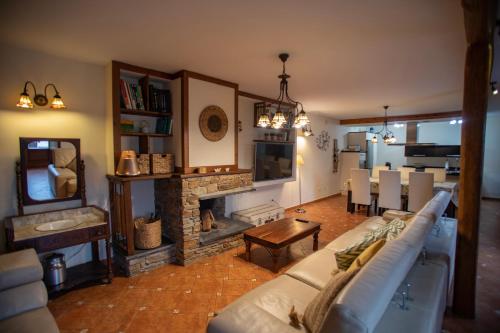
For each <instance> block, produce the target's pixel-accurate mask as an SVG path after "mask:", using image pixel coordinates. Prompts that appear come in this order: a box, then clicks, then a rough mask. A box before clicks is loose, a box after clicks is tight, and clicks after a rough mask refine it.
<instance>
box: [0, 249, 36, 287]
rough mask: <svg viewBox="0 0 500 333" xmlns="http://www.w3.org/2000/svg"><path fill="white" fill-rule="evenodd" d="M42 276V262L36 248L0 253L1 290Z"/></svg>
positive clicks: (33, 280)
mask: <svg viewBox="0 0 500 333" xmlns="http://www.w3.org/2000/svg"><path fill="white" fill-rule="evenodd" d="M42 278H43V269H42V264H40V260H38V255H37V254H36V252H35V250H33V249H26V250H21V251H16V252H11V253H6V254H2V255H0V291H1V290H4V289H9V288H13V287H17V286H20V285H23V284H26V283H31V282H36V281H39V280H41V279H42Z"/></svg>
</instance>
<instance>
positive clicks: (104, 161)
mask: <svg viewBox="0 0 500 333" xmlns="http://www.w3.org/2000/svg"><path fill="white" fill-rule="evenodd" d="M0 49H1V50H2V52H0V77H1V78H2V79H1V80H0V142H2V158H1V159H0V174H1V175H2V186H1V188H0V217H1V218H4V217H6V216H10V215H15V214H17V209H16V187H15V171H14V165H15V161H16V160H18V159H19V137H49V138H50V137H56V138H79V139H80V144H81V154H82V159H83V160H84V161H85V165H86V173H85V175H86V184H87V198H88V203H89V204H95V205H98V206H101V207H103V208H106V209H107V207H108V186H107V182H106V178H105V175H106V173H107V170H109V168H111V169H112V168H113V166H112V156H113V154H112V141H111V138H112V136H111V135H109V133H108V131H112V127H111V123H112V120H111V114H108V113H107V112H106V98H105V91H106V90H105V68H104V66H98V65H91V64H86V63H82V62H77V61H73V60H68V59H64V58H58V57H54V56H49V55H46V54H43V53H40V52H35V51H31V50H25V49H20V48H17V47H12V46H9V45H0ZM26 80H31V81H33V82H34V83H35V85H36V87H37V89H38V90H39V91H42V90H43V87H44V86H45V84H47V83H49V82H53V83H55V84H56V86H57V88H58V90H59V92H60V94H61V96H62V98H63V100H64V102H65V104H66V105H67V107H68V108H67V109H66V110H51V109H49V108H48V107H43V108H41V107H38V106H35V108H34V109H33V110H29V111H26V110H21V109H17V108H16V107H15V104H16V103H17V101H18V99H19V94H20V93H21V91H22V88H23V85H24V82H25V81H26ZM29 93H30V94H31V95H32V91H31V90H30V91H29ZM51 93H52V92H51ZM109 163H111V165H109ZM78 203H79V202H74V201H73V202H64V203H59V204H52V205H43V206H30V207H27V208H26V213H29V212H34V211H41V210H47V209H48V208H51V209H58V208H67V207H71V206H75V205H76V204H78ZM2 229H3V223H2ZM0 234H1V236H0V237H1V238H0V248H2V249H3V248H4V246H5V239H4V232H3V230H2V231H1V232H0ZM76 248H77V249H80V247H76ZM70 252H74V251H71V250H69V251H67V253H70ZM89 257H90V246H86V247H85V248H84V249H83V251H81V252H80V253H79V254H78V255H77V256H76V257H75V258H74V259H73V260H72V261H71V262H69V265H72V264H75V263H78V262H81V261H84V260H86V259H88V258H89Z"/></svg>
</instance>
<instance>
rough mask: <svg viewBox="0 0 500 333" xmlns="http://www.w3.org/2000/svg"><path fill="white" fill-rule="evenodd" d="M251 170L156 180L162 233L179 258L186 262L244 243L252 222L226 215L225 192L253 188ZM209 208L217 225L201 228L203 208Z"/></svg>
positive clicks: (178, 260)
mask: <svg viewBox="0 0 500 333" xmlns="http://www.w3.org/2000/svg"><path fill="white" fill-rule="evenodd" d="M252 190H253V188H252V173H251V172H249V171H239V172H232V173H227V174H210V175H203V174H189V175H180V176H176V177H172V178H167V179H161V180H156V181H155V197H156V202H155V205H156V211H157V213H158V214H159V215H160V216H161V219H162V224H163V225H162V230H163V234H164V235H165V236H166V237H168V238H169V239H170V240H172V241H173V242H174V244H175V249H176V253H175V256H176V260H175V261H176V262H178V263H180V264H182V265H187V264H189V263H191V262H193V261H195V260H197V259H199V258H202V257H206V256H211V255H215V254H218V253H220V252H223V251H225V250H228V249H231V248H234V247H237V246H239V245H241V244H242V243H243V240H242V232H243V231H244V230H246V229H248V228H251V227H252V225H249V224H248V223H244V222H239V221H233V220H231V219H229V218H226V217H225V216H224V213H225V201H226V196H228V195H233V194H237V193H243V192H248V191H252ZM204 209H210V210H211V212H212V214H213V216H214V218H215V223H216V225H217V228H214V229H212V230H211V231H209V232H203V231H201V229H202V228H201V215H200V213H201V211H202V210H204Z"/></svg>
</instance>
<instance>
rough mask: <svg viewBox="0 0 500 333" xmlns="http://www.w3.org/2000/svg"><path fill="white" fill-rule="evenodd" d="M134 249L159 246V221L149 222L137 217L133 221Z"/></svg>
mask: <svg viewBox="0 0 500 333" xmlns="http://www.w3.org/2000/svg"><path fill="white" fill-rule="evenodd" d="M134 227H135V228H134V229H135V232H134V241H135V247H136V248H138V249H142V250H147V249H153V248H155V247H158V246H160V245H161V219H157V220H150V219H146V218H144V217H139V218H136V219H135V220H134Z"/></svg>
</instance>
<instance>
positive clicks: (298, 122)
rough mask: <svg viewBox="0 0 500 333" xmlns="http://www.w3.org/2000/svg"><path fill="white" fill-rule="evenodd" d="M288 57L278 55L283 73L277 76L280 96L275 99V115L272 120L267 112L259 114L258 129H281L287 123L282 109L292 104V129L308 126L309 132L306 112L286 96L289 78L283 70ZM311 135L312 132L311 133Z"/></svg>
mask: <svg viewBox="0 0 500 333" xmlns="http://www.w3.org/2000/svg"><path fill="white" fill-rule="evenodd" d="M288 57H289V55H288V53H281V54H280V55H279V58H280V60H281V62H282V63H283V72H282V73H281V74H280V75H278V78H279V79H280V80H281V81H280V94H279V96H278V98H277V99H276V100H277V101H278V108H277V110H276V113H275V114H274V116H273V119H272V120H271V119H270V116H269V112H268V111H267V110H266V112H265V113H263V114H261V115H260V117H259V121H258V123H257V126H259V127H264V128H266V127H272V128H275V129H280V128H283V127H284V125H285V124H286V123H287V119H286V116H285V114H284V113H283V111H282V107H283V106H284V105H285V104H293V105H294V106H293V115H294V116H295V120H294V122H293V127H294V128H302V129H304V128H305V127H306V126H309V131H310V123H311V122H310V120H309V118H308V117H307V114H306V112H305V111H304V107H303V105H302V103H300V102H298V101H295V100H293V99H292V98H290V96H288V79H289V78H290V75H288V74H287V73H286V68H285V63H286V61H287V59H288ZM311 133H312V131H311Z"/></svg>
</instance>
